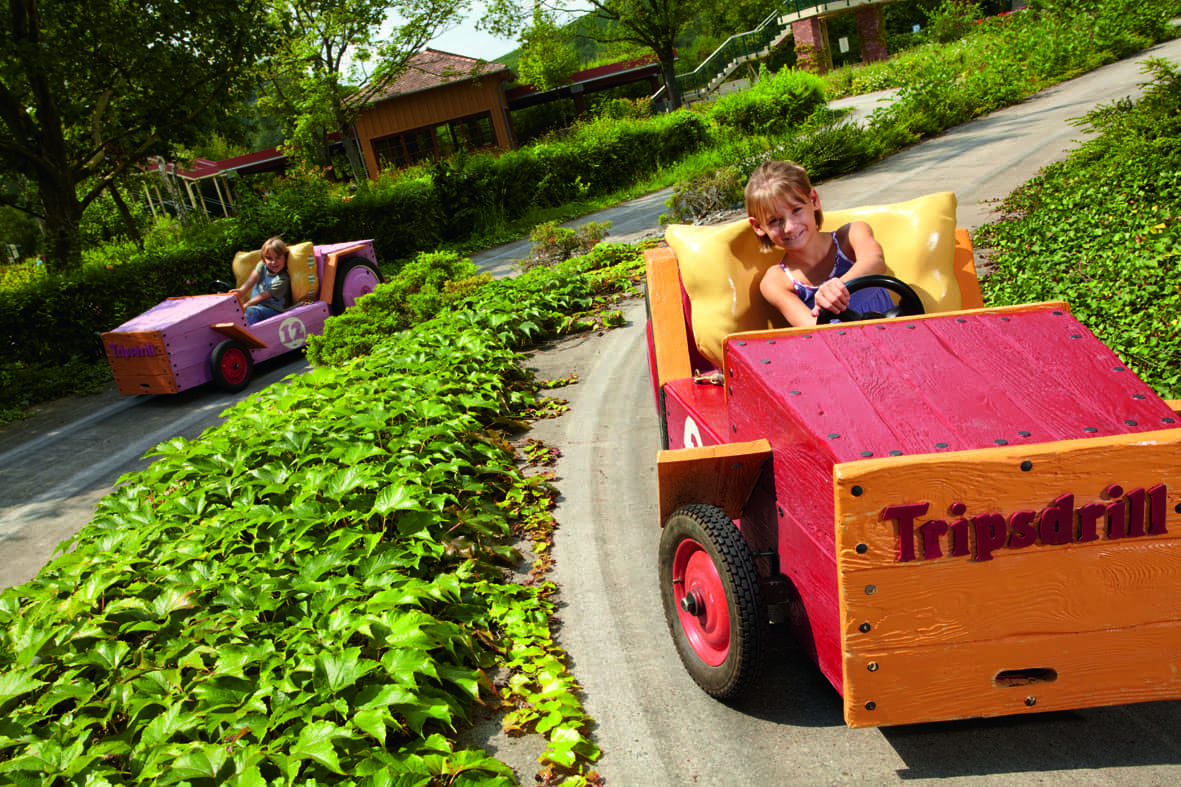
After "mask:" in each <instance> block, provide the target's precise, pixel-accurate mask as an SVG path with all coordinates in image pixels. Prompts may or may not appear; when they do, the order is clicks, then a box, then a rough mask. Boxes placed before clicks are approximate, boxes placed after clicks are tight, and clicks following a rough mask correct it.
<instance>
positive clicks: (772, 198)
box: [745, 161, 824, 248]
mask: <svg viewBox="0 0 1181 787" xmlns="http://www.w3.org/2000/svg"><path fill="white" fill-rule="evenodd" d="M811 194H812V181H811V179H810V178H809V177H808V171H807V170H806V169H804V168H803V167H801V166H800V165H799V164H796V163H795V162H794V161H764V162H763V163H762V164H760V165H759V168H758V169H756V170H755V171H754V172H753V173H751V176H750V180H748V181H747V182H746V194H745V197H746V215H748V216H750V217H751V218H753V219H754V220H755V221H757V222H758V223H759V225H760V226H766V224H767V218H768V215H767V214H769V213H770V212H771V211H773V210H775V207H776V205H779V204H789V205H790V204H792V203H793V202H808V200H809V198H810V197H811ZM813 214H814V215H815V217H816V226H817V227H819V226H821V225H822V224H823V223H824V213H823V212H822V211H821V210H820V208H816V209H815V210H814V211H813ZM759 240H760V241H761V242H762V244H763V247H764V248H771V247H773V246H774V245H775V244H774V243H773V242H772V241H771V239H770V238H768V237H767V236H766V235H760V236H759Z"/></svg>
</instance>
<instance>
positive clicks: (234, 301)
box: [102, 240, 382, 394]
mask: <svg viewBox="0 0 1181 787" xmlns="http://www.w3.org/2000/svg"><path fill="white" fill-rule="evenodd" d="M258 260H259V252H258V251H253V252H239V253H238V254H237V255H236V256H235V257H234V263H233V269H234V276H235V279H236V280H237V283H238V284H239V285H241V284H242V282H244V281H245V280H246V278H247V277H248V276H249V275H250V272H251V271H252V270H253V269H254V267H255V265H256V264H257V263H258ZM287 269H288V272H289V273H290V275H291V294H292V301H293V303H294V305H293V306H292V307H291V308H290V309H288V310H287V311H285V312H283V313H282V314H278V315H276V316H274V317H270V318H268V319H266V320H263V321H261V322H257V323H255V324H254V325H247V323H246V315H245V313H244V311H243V309H242V305H241V304H240V303H239V301H238V298H237V297H236V296H235V295H233V294H231V293H218V294H212V295H193V296H187V297H181V298H169V299H167V300H165V301H163V302H162V303H159V304H157V305H156V306H153V307H152V308H151V309H149V310H147V311H146V312H144V313H143V314H141V315H139V316H138V317H135V318H133V319H131V320H128V321H127V322H125V323H123V324H122V325H120V326H119V327H118V328H116V329H114V330H113V331H108V332H106V333H104V334H103V335H102V341H103V347H104V349H105V350H106V354H107V359H108V360H109V361H110V364H111V371H112V372H113V373H114V376H115V382H116V384H117V385H118V387H119V392H120V393H122V394H161V393H178V392H180V391H184V390H186V389H189V388H193V387H196V386H198V385H203V384H204V383H207V382H211V381H212V382H213V383H214V384H215V385H217V386H218V387H219V388H221V389H223V390H226V391H240V390H242V389H243V388H245V387H246V385H247V383H249V382H250V377H251V374H252V373H253V370H254V364H255V363H258V362H261V361H265V360H267V359H269V358H273V357H275V356H277V355H281V354H282V353H286V352H291V351H292V350H297V349H299V348H301V347H303V346H304V344H306V343H307V337H308V336H309V335H311V334H319V333H322V332H323V330H324V322H325V320H327V319H328V317H329V315H335V314H340V313H341V312H343V311H344V310H345V309H347V308H349V307H351V306H352V305H353V304H354V303H356V302H357V299H358V298H360V297H361V296H362V295H366V294H368V293H370V292H373V290H374V288H375V287H376V286H377V285H378V284H379V283H381V281H382V276H381V272H380V270H379V268H378V265H377V257H376V256H375V254H374V252H373V241H372V240H363V241H354V242H351V243H336V244H331V245H326V246H314V247H313V245H312V244H311V243H299V244H296V245H294V246H292V247H291V255H290V257H289V258H288V263H287Z"/></svg>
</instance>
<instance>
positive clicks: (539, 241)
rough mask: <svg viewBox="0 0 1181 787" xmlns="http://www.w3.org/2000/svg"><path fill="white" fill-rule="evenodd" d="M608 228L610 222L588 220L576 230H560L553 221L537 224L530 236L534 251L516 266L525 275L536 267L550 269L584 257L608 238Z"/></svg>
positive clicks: (564, 228)
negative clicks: (540, 266)
mask: <svg viewBox="0 0 1181 787" xmlns="http://www.w3.org/2000/svg"><path fill="white" fill-rule="evenodd" d="M609 229H611V222H609V221H590V222H587V223H586V224H583V225H582V226H580V227H578V228H576V229H570V228H569V227H559V226H558V223H557V222H556V221H547V222H545V223H544V224H538V225H537V226H536V227H534V228H533V231H532V232H530V233H529V240H531V241H533V248H532V249H531V250H530V251H529V256H528V257H526V258H525V259H523V260H521V261H520V263H519V265H518V267H519V269H520V270H521V271H522V272H524V271H528V270H532V269H533V268H536V267H537V266H539V265H545V266H551V265H555V264H557V263H559V262H562V261H564V260H568V259H570V258H571V257H578V256H581V255H583V254H586V253H587V252H589V251H590V250H591V249H593V248H594V247H595V246H596V245H597V244H598V243H599V242H600V241H602V240H603V238H605V237H606V236H607V230H609Z"/></svg>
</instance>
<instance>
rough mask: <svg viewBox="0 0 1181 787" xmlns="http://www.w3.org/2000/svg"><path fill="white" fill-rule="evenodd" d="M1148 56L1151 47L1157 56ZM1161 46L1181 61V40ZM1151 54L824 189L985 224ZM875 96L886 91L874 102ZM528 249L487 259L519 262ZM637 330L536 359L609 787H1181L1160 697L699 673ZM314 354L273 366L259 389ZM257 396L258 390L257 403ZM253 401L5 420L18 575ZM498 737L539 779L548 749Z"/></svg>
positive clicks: (785, 654)
mask: <svg viewBox="0 0 1181 787" xmlns="http://www.w3.org/2000/svg"><path fill="white" fill-rule="evenodd" d="M1146 54H1148V53H1146ZM1151 54H1153V55H1156V56H1160V57H1167V58H1168V59H1170V60H1172V61H1173V62H1175V63H1176V62H1181V42H1172V43H1170V44H1166V45H1163V46H1160V47H1157V48H1156V49H1155V50H1154V51H1153V52H1151ZM1140 59H1142V57H1141V58H1136V59H1134V60H1132V61H1127V62H1123V63H1118V64H1115V65H1112V66H1109V67H1107V68H1105V69H1102V70H1100V71H1098V72H1095V73H1093V74H1089V75H1087V76H1085V77H1081V78H1079V79H1077V80H1074V81H1072V82H1070V83H1066V84H1064V85H1061V86H1059V87H1056V88H1053V89H1051V90H1048V91H1045V92H1044V93H1042V94H1039V95H1038V96H1036V97H1034V98H1032V99H1030V100H1028V101H1026V102H1024V103H1022V104H1021V105H1019V106H1016V107H1012V108H1010V109H1007V110H1003V111H1001V112H998V113H996V114H994V115H991V116H989V117H987V118H983V119H981V120H978V121H975V122H973V123H969V124H966V125H964V126H962V127H960V128H957V129H953V130H952V131H950V132H948V133H947V134H945V135H943V136H941V137H939V138H938V139H935V140H932V141H930V142H926V143H923V144H922V145H918V146H916V147H914V148H912V149H911V150H908V151H906V152H904V153H901V154H899V155H897V156H894V157H892V158H891V159H889V160H887V161H884V162H882V163H880V164H878V165H876V166H874V167H872V168H870V169H868V170H866V171H864V172H862V173H858V174H857V175H854V176H850V177H846V178H842V179H840V180H836V181H832V182H829V183H824V184H821V186H820V193H821V196H822V198H823V200H824V204H825V207H827V208H830V209H831V208H839V207H846V206H852V205H855V204H868V203H872V202H893V201H896V200H901V199H907V198H909V197H912V196H917V195H919V194H922V193H926V192H930V191H940V190H946V189H953V190H955V191H956V192H957V194H958V196H959V199H960V223H961V224H962V225H964V226H968V227H975V226H978V225H979V224H980V223H982V222H983V221H985V220H987V218H988V205H989V204H990V201H991V200H995V199H997V198H1000V197H1001V196H1003V195H1004V194H1006V193H1008V191H1009V190H1011V189H1012V188H1013V187H1014V186H1016V185H1017V184H1019V183H1020V182H1022V181H1024V180H1025V179H1026V178H1028V177H1030V176H1031V175H1033V174H1034V173H1035V172H1036V171H1037V169H1038V168H1039V167H1041V166H1043V165H1044V164H1045V163H1048V162H1049V161H1052V160H1055V159H1058V158H1061V157H1062V156H1063V155H1064V151H1065V149H1066V148H1067V147H1069V146H1070V145H1071V143H1072V141H1073V140H1074V139H1076V138H1077V137H1078V136H1079V132H1078V130H1077V129H1076V128H1075V127H1073V126H1071V125H1070V124H1069V123H1068V121H1069V119H1071V118H1074V117H1077V116H1080V115H1082V114H1083V113H1084V112H1085V111H1086V110H1087V109H1089V108H1090V107H1092V106H1095V105H1096V104H1102V103H1106V102H1108V101H1111V100H1113V99H1115V98H1117V97H1119V96H1122V95H1127V94H1131V93H1134V92H1135V90H1136V87H1135V86H1136V84H1137V82H1139V81H1140V80H1141V76H1140V71H1139V66H1138V65H1137V61H1139V60H1140ZM873 98H874V97H871V99H870V100H871V101H872V100H873ZM666 198H667V194H659V193H658V194H654V195H649V196H648V197H644V198H641V199H639V200H633V201H631V202H629V203H626V204H624V205H621V206H619V207H617V208H614V209H612V210H610V211H604V212H603V214H600V215H595V216H588V217H586V218H584V219H582V220H581V221H587V220H596V221H601V220H604V219H609V220H611V221H612V222H613V227H614V229H613V231H612V237H613V238H615V239H617V240H630V239H633V238H635V237H639V236H642V235H646V234H653V233H657V232H659V229H658V226H659V225H658V217H659V215H660V214H661V213H663V212H664V200H665V199H666ZM525 253H527V247H526V246H525V244H517V245H512V244H510V245H509V246H506V247H500V248H499V249H495V250H492V251H490V252H487V253H485V254H481V255H478V257H477V258H476V261H477V263H478V264H480V265H481V266H482V267H483V268H485V269H488V270H493V271H496V272H498V273H507V272H509V271H510V270H511V267H512V266H511V260H514V259H517V258H519V257H523V256H524V255H525ZM628 316H629V318H630V322H629V324H628V325H627V327H625V328H622V329H618V330H614V331H611V332H608V333H607V334H605V335H603V336H597V337H596V336H588V337H581V338H576V339H572V340H568V341H565V342H563V343H561V344H560V345H558V346H555V348H553V349H551V350H548V351H546V352H543V353H539V354H538V355H537V356H535V357H534V359H533V360H532V363H533V364H534V365H535V366H536V367H537V368H538V369H539V370H541V373H542V374H543V375H544V376H551V377H556V376H563V375H565V374H567V373H569V372H576V373H577V374H578V375H579V376H580V383H579V384H578V385H575V386H571V387H570V388H568V389H565V391H564V395H566V396H568V397H569V399H570V401H571V405H572V409H571V412H570V413H569V414H567V415H566V416H564V417H562V418H560V419H556V420H553V421H546V422H542V423H541V424H539V425H538V427H537V430H536V432H537V436H538V437H541V438H542V439H545V440H547V441H549V442H551V443H553V444H555V445H557V446H559V447H560V448H561V449H562V451H563V453H564V456H563V458H562V460H561V463H560V464H559V465H558V468H557V471H558V473H559V479H558V486H559V489H560V491H561V494H562V498H561V501H560V506H559V509H558V512H557V516H558V519H559V522H560V523H561V530H560V531H559V535H558V539H557V543H556V546H555V556H556V558H557V568H556V570H555V578H556V579H557V581H558V582H559V583H560V584H561V587H562V592H561V597H560V601H561V610H560V614H561V617H562V621H563V623H562V626H561V630H560V634H559V636H560V641H561V643H562V644H563V646H565V647H566V648H567V650H568V652H569V653H570V661H571V665H572V667H573V669H574V672H575V675H576V676H577V677H578V679H579V680H580V681H581V683H582V685H583V686H584V688H585V690H586V697H585V699H586V704H587V707H588V709H589V710H590V711H591V713H592V714H593V716H594V718H595V719H596V722H597V725H598V726H597V728H596V730H595V735H596V738H597V741H598V742H599V744H600V745H601V746H602V748H603V750H604V757H603V760H602V762H601V768H600V770H601V772H602V774H603V775H604V776H605V777H606V778H607V779H608V783H609V784H611V785H620V786H628V787H630V786H631V785H681V784H717V785H745V784H750V785H767V784H785V783H800V784H842V783H859V784H862V783H869V784H879V783H896V782H899V781H919V782H923V781H927V780H934V779H940V780H942V779H946V778H949V777H954V778H956V779H957V780H958V781H960V782H961V783H965V784H996V783H1003V784H1031V783H1054V784H1063V783H1067V782H1082V783H1086V784H1170V785H1171V784H1175V783H1177V782H1178V781H1181V737H1179V736H1181V733H1179V731H1181V705H1178V704H1177V703H1155V704H1148V705H1138V706H1129V707H1121V708H1109V709H1101V710H1094V711H1085V712H1079V713H1062V714H1047V715H1041V716H1030V717H1021V718H1015V719H1000V720H994V721H980V722H963V723H956V724H941V725H923V726H920V727H911V728H903V729H893V730H856V731H853V730H848V729H846V728H845V727H844V725H843V723H842V720H841V714H840V704H839V698H838V697H837V696H836V694H835V692H833V690H832V689H831V687H829V686H828V685H827V684H826V683H825V682H824V681H823V680H822V679H821V678H820V677H819V675H818V673H817V672H816V670H815V668H814V667H813V666H812V665H811V664H810V663H808V662H807V661H806V660H805V659H804V658H803V657H802V656H801V655H800V654H799V652H798V651H797V650H796V649H795V648H794V647H793V646H792V644H791V643H790V642H789V641H783V642H777V643H776V647H775V652H774V658H775V661H776V663H775V667H774V669H773V670H771V671H770V672H769V674H768V676H767V678H766V680H765V683H764V684H763V685H762V686H761V687H760V692H759V694H758V696H757V697H756V698H755V699H753V700H751V701H749V702H747V703H745V704H740V705H735V706H727V705H723V704H721V703H717V702H714V701H712V700H710V699H709V698H707V697H706V696H705V695H704V694H702V693H701V692H700V691H699V690H698V689H697V688H696V686H695V685H694V684H693V683H692V681H691V680H690V679H689V678H688V676H687V675H685V673H684V672H683V670H682V669H681V666H680V664H679V662H678V661H677V658H676V656H675V654H674V652H673V649H672V645H671V643H670V641H669V638H668V634H667V631H666V628H665V624H664V620H663V616H662V615H661V613H660V602H659V598H658V594H657V590H656V580H655V571H656V565H655V554H656V542H657V538H658V535H659V528H658V525H657V522H656V513H655V510H654V502H655V483H654V470H653V465H654V458H655V455H656V449H657V438H656V421H655V415H654V410H653V406H652V394H651V390H650V387H649V383H648V376H647V368H646V361H645V356H644V343H643V330H642V321H643V307H642V305H640V304H638V303H635V304H632V305H631V307H629V309H628ZM304 368H306V365H305V363H304V362H303V361H302V359H296V360H289V361H287V362H286V363H279V364H269V365H263V366H262V367H261V368H260V369H259V370H258V373H259V377H258V378H256V380H255V382H254V384H253V385H252V387H251V389H250V390H257V388H258V387H261V386H263V385H268V384H273V383H276V382H278V381H279V380H280V379H281V378H282V377H284V376H285V375H288V374H293V373H298V372H301V371H302V370H303V369H304ZM248 393H249V391H247V392H245V393H244V394H242V395H241V396H245V395H246V394H248ZM237 398H240V397H230V396H226V395H221V394H215V393H212V392H210V391H204V390H201V391H195V392H186V393H184V394H180V395H178V396H173V397H134V398H125V397H120V396H119V395H118V394H116V393H114V391H113V389H108V390H107V391H105V392H103V393H102V394H97V395H95V396H92V397H83V398H74V399H68V400H62V401H60V402H56V403H51V404H49V405H46V406H43V407H40V408H38V409H37V410H36V412H34V413H33V414H32V415H31V416H30V417H29V418H27V419H26V420H24V421H22V422H19V423H16V424H11V425H8V426H7V427H4V428H2V429H0V489H3V490H4V495H3V496H2V497H0V585H3V586H7V585H13V584H17V583H20V582H24V581H26V580H28V579H30V578H31V577H33V576H34V575H35V574H36V572H37V571H38V570H39V568H40V566H41V565H43V564H44V562H45V561H46V560H48V559H49V557H50V555H51V554H52V552H53V551H54V549H55V548H56V547H57V545H58V544H59V543H60V542H61V541H62V540H63V539H65V538H67V537H68V536H69V535H70V534H72V533H73V532H75V531H76V530H77V529H78V528H79V527H81V526H82V525H83V524H85V522H86V521H87V520H88V519H89V517H90V513H91V511H92V510H93V507H94V504H95V502H96V501H97V500H98V499H99V498H100V497H101V496H102V495H103V494H105V493H106V492H107V491H109V489H110V488H111V487H112V486H113V485H114V484H115V483H116V482H117V480H118V478H119V477H120V476H121V475H123V474H124V473H127V472H131V471H134V470H136V469H139V468H141V467H143V466H144V465H145V462H146V460H145V459H143V458H142V457H143V455H144V454H145V453H146V452H147V451H148V450H149V449H150V448H151V447H152V446H154V445H156V444H158V443H160V442H162V441H164V440H166V439H168V438H170V437H172V436H173V435H177V434H182V435H186V436H190V437H192V436H195V435H197V434H199V433H200V432H201V431H202V430H203V429H205V428H206V427H208V426H210V425H212V424H214V423H216V422H217V421H218V420H219V417H220V413H221V411H222V410H223V409H224V408H225V407H228V406H229V405H230V404H231V403H232V402H233V401H235V400H236V399H237ZM485 742H486V743H487V745H488V746H489V747H491V748H492V749H493V750H494V751H496V752H499V753H500V754H501V755H502V756H503V757H505V758H506V760H509V761H511V762H517V763H519V773H520V775H521V778H522V779H523V780H524V781H525V782H526V783H530V782H531V781H532V776H531V775H532V773H533V771H534V770H535V769H536V767H535V762H534V761H533V758H534V757H536V755H537V753H538V752H537V749H536V745H535V742H530V739H528V738H526V739H521V740H520V741H516V742H514V741H507V740H504V739H502V738H500V737H498V736H495V735H489V736H488V737H487V738H486V740H485Z"/></svg>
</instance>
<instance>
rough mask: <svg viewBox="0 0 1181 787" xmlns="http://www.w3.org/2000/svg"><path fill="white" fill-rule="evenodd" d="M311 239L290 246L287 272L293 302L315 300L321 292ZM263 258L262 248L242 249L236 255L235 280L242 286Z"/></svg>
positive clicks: (234, 264) (234, 263)
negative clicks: (289, 277) (289, 278)
mask: <svg viewBox="0 0 1181 787" xmlns="http://www.w3.org/2000/svg"><path fill="white" fill-rule="evenodd" d="M312 245H313V244H312V243H311V241H305V242H303V243H297V244H295V245H294V246H291V247H289V249H288V251H289V252H290V253H289V254H288V256H287V273H288V274H290V276H291V303H292V304H296V303H302V302H304V301H305V300H315V299H316V297H317V295H318V294H319V292H320V282H319V280H318V279H317V277H316V258H315V257H314V256H313V255H312ZM261 259H262V250H261V249H255V250H254V251H240V252H238V253H237V254H235V255H234V262H233V269H234V281H235V282H237V286H238V287H241V286H242V283H243V282H244V281H246V278H247V277H248V276H249V275H250V272H251V271H253V270H254V268H255V266H257V265H258V261H259V260H261Z"/></svg>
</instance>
